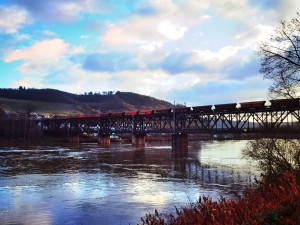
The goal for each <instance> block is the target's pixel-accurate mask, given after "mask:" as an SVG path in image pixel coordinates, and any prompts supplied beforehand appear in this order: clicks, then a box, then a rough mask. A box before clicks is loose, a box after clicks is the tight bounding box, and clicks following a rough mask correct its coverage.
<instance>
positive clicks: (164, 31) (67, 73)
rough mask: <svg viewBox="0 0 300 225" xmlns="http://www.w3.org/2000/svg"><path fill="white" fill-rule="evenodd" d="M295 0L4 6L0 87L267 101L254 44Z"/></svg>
mask: <svg viewBox="0 0 300 225" xmlns="http://www.w3.org/2000/svg"><path fill="white" fill-rule="evenodd" d="M297 12H300V1H299V0H0V88H18V87H19V86H23V87H24V86H25V87H26V88H54V89H59V90H62V91H67V92H71V93H75V94H82V93H84V92H90V91H92V92H101V93H102V92H104V91H128V92H135V93H139V94H144V95H149V96H152V97H155V98H158V99H162V100H166V101H169V102H174V101H175V102H176V103H180V104H186V105H188V106H195V105H206V104H220V103H230V102H243V101H255V100H266V99H268V98H269V97H268V87H269V86H270V81H269V80H264V79H263V75H262V74H260V73H259V69H260V60H259V57H258V55H257V54H256V52H257V50H258V45H259V43H260V42H262V41H267V40H269V39H270V37H271V34H272V32H273V31H274V29H275V27H276V26H278V25H279V22H280V21H281V20H290V19H291V18H293V17H295V16H296V13H297Z"/></svg>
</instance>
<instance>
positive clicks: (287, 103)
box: [52, 98, 300, 119]
mask: <svg viewBox="0 0 300 225" xmlns="http://www.w3.org/2000/svg"><path fill="white" fill-rule="evenodd" d="M299 104H300V102H299V98H296V99H274V100H270V103H269V104H267V101H252V102H240V103H227V104H216V105H203V106H193V107H176V108H172V109H158V110H157V109H155V110H152V109H149V110H148V109H146V110H137V111H124V112H105V113H100V114H81V115H68V116H55V117H54V118H52V119H78V118H98V117H121V116H127V117H128V116H139V115H164V114H166V115H168V114H171V113H174V112H175V113H208V114H211V113H214V112H215V113H222V112H224V113H225V112H235V111H237V112H241V111H249V110H250V111H251V110H256V111H257V110H266V109H276V110H280V109H283V110H284V109H288V108H293V107H297V106H299Z"/></svg>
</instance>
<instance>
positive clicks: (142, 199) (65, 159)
mask: <svg viewBox="0 0 300 225" xmlns="http://www.w3.org/2000/svg"><path fill="white" fill-rule="evenodd" d="M246 143H247V141H196V142H190V143H189V148H188V152H186V153H174V151H172V149H171V146H170V144H169V143H150V144H147V145H146V146H145V147H139V148H138V147H134V146H132V145H130V144H122V143H115V144H111V145H110V147H109V148H107V147H106V148H105V147H99V146H98V145H97V144H80V145H78V146H67V145H66V146H60V147H57V146H56V147H53V146H52V147H51V146H31V147H27V148H11V147H10V148H4V147H2V148H0V224H24V225H27V224H28V225H29V224H30V225H32V224H47V225H60V224H79V225H83V224H103V225H114V224H116V225H120V224H121V225H122V224H127V225H128V224H137V223H139V222H140V217H141V216H145V214H146V213H148V212H150V213H153V212H154V210H155V209H157V210H158V211H159V212H160V213H164V214H168V213H174V212H175V207H177V208H180V207H182V206H188V205H189V204H190V203H194V202H196V201H197V200H198V199H199V196H203V195H206V196H207V195H209V196H211V197H212V198H214V199H217V198H219V197H220V196H225V197H228V198H231V197H232V196H233V194H232V192H233V191H235V192H241V190H243V189H244V188H245V187H246V186H247V185H249V184H250V183H251V182H253V181H254V178H255V177H258V176H259V174H260V172H259V171H258V169H257V165H256V164H255V163H254V162H251V161H250V160H246V159H243V158H242V154H241V150H242V148H243V147H244V146H245V145H246Z"/></svg>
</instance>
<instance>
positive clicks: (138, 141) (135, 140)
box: [132, 134, 146, 146]
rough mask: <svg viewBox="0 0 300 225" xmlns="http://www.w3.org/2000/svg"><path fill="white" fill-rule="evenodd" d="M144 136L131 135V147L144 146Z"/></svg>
mask: <svg viewBox="0 0 300 225" xmlns="http://www.w3.org/2000/svg"><path fill="white" fill-rule="evenodd" d="M145 138H146V134H132V145H136V146H144V145H145Z"/></svg>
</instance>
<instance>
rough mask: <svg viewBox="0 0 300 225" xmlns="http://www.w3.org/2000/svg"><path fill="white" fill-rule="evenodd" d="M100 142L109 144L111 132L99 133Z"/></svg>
mask: <svg viewBox="0 0 300 225" xmlns="http://www.w3.org/2000/svg"><path fill="white" fill-rule="evenodd" d="M98 144H100V145H109V144H110V135H109V134H99V135H98Z"/></svg>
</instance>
